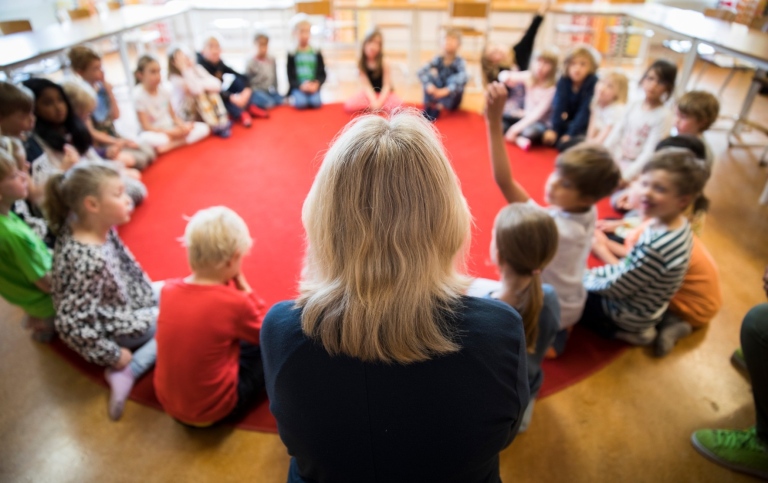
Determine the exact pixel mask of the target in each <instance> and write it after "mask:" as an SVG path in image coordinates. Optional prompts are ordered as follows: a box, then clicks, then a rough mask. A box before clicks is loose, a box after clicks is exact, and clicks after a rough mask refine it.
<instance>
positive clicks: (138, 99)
mask: <svg viewBox="0 0 768 483" xmlns="http://www.w3.org/2000/svg"><path fill="white" fill-rule="evenodd" d="M133 103H134V106H136V112H143V113H146V114H147V115H148V116H149V124H150V126H152V128H153V129H173V126H174V124H173V118H172V117H171V113H170V111H169V108H170V106H171V93H170V92H169V91H168V89H167V88H166V87H165V86H164V85H162V84H161V85H160V86H158V88H157V92H156V93H155V94H154V95H152V94H150V93H149V92H147V90H146V89H144V86H143V85H141V84H138V85H137V86H136V87H134V88H133Z"/></svg>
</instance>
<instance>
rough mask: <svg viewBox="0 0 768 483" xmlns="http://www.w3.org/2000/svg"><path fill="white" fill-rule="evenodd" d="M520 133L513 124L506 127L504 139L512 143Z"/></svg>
mask: <svg viewBox="0 0 768 483" xmlns="http://www.w3.org/2000/svg"><path fill="white" fill-rule="evenodd" d="M519 135H520V131H519V130H518V129H515V127H514V126H512V127H510V128H509V129H507V132H506V134H504V139H506V140H507V142H510V143H513V142H515V140H516V139H517V137H518V136H519Z"/></svg>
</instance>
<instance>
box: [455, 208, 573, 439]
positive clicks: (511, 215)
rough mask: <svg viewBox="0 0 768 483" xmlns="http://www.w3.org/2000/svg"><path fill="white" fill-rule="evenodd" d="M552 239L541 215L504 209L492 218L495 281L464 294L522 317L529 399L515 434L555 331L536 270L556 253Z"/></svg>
mask: <svg viewBox="0 0 768 483" xmlns="http://www.w3.org/2000/svg"><path fill="white" fill-rule="evenodd" d="M557 238H558V235H557V225H555V222H554V220H553V219H552V217H551V216H549V214H548V213H547V212H545V211H544V210H541V209H539V208H538V207H535V206H532V205H529V204H524V203H512V204H509V205H507V206H505V207H504V208H502V209H501V211H499V214H498V215H496V221H495V223H494V226H493V234H492V235H491V248H490V255H491V260H492V261H493V263H494V264H495V265H497V266H498V269H499V274H500V275H501V281H500V282H495V281H491V280H486V279H477V280H475V281H474V282H473V283H472V286H470V288H469V291H468V293H467V294H468V295H470V296H476V297H487V298H492V299H496V300H501V301H502V302H505V303H507V304H508V305H510V306H511V307H512V308H514V309H515V310H517V311H518V312H519V313H520V315H521V316H522V318H523V327H524V328H525V340H526V343H527V346H528V386H529V389H530V393H531V400H530V402H529V403H528V408H527V409H526V411H525V413H524V415H523V421H522V423H521V424H520V431H521V432H522V431H525V430H526V429H527V427H528V424H529V423H530V421H531V417H532V416H533V404H534V401H535V398H536V395H537V394H538V392H539V389H540V388H541V384H542V382H543V379H544V373H543V372H542V370H541V364H542V362H543V361H544V356H545V355H546V353H547V350H548V349H549V347H550V346H551V345H552V343H553V342H554V340H555V336H556V335H557V332H558V331H559V330H560V304H559V303H558V302H557V294H556V293H555V289H554V288H553V287H552V286H551V285H548V284H544V285H542V283H541V271H542V270H543V269H544V267H546V266H547V264H548V263H549V262H550V261H551V260H552V258H553V257H554V256H555V253H556V251H557Z"/></svg>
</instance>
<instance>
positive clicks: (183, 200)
mask: <svg viewBox="0 0 768 483" xmlns="http://www.w3.org/2000/svg"><path fill="white" fill-rule="evenodd" d="M349 119H350V117H349V115H347V114H345V113H344V112H343V111H342V108H341V106H340V105H327V106H324V107H323V108H322V109H320V110H317V111H306V112H297V111H295V110H293V109H291V108H288V107H285V108H279V109H277V110H275V111H273V113H272V117H271V118H270V119H268V120H259V121H256V122H255V123H254V126H253V127H252V128H251V129H250V130H246V129H245V128H242V127H240V126H237V127H236V128H235V129H234V132H233V135H232V138H230V139H226V140H223V139H219V138H211V139H207V140H205V141H203V142H202V143H200V144H197V145H194V146H189V147H186V148H183V149H180V150H179V151H177V152H173V153H171V154H168V155H166V156H164V157H162V159H161V160H160V161H159V162H158V163H157V165H155V166H152V168H150V169H149V170H148V171H147V172H146V173H145V176H144V181H145V183H146V185H147V188H148V189H149V193H150V196H149V198H148V199H147V200H146V201H145V202H144V204H143V205H142V206H141V207H139V208H138V209H137V210H136V212H135V213H134V216H133V220H132V221H131V222H130V223H129V224H128V225H126V226H124V227H122V228H121V229H120V234H121V236H122V238H123V240H124V241H125V243H126V244H127V245H128V246H129V247H130V248H131V250H132V251H133V253H134V255H135V256H136V258H137V259H138V260H139V262H140V263H141V264H142V266H143V267H144V269H145V270H146V271H147V273H148V274H149V276H150V277H151V278H152V279H153V280H163V279H166V278H173V277H183V276H186V275H187V274H188V268H187V263H186V258H185V252H184V248H183V247H182V246H181V244H180V243H179V241H178V239H179V237H180V236H181V235H182V234H183V232H184V227H185V225H186V222H185V220H184V217H185V216H188V215H192V214H193V213H195V212H196V211H197V210H198V209H201V208H204V207H208V206H212V205H219V204H222V205H227V206H229V207H230V208H232V209H234V210H235V211H237V212H238V213H239V214H240V215H241V216H242V217H243V218H244V219H245V220H246V222H247V223H248V226H249V228H250V230H251V235H252V236H253V238H254V240H255V243H254V247H253V250H252V253H251V255H250V256H249V257H247V258H246V260H245V262H244V265H243V267H244V271H245V274H246V276H247V277H248V280H249V281H250V283H251V285H252V286H253V288H254V290H255V291H256V292H258V294H259V295H260V296H261V297H262V298H263V299H264V300H265V301H266V302H267V303H268V304H273V303H275V302H278V301H281V300H286V299H291V298H293V297H294V294H295V287H296V281H297V278H298V275H299V271H300V267H301V260H302V256H303V243H304V241H303V240H304V239H303V228H302V226H301V206H302V203H303V201H304V197H305V196H306V194H307V192H308V191H309V188H310V185H311V184H312V180H313V179H314V175H315V172H316V170H317V168H318V166H319V165H320V163H321V161H322V158H323V154H324V152H325V150H326V149H327V147H328V145H329V143H330V142H331V140H332V139H333V138H334V136H335V135H336V134H337V133H338V131H339V130H340V129H341V128H342V127H343V126H344V125H345V124H346V123H347V122H348V121H349ZM437 126H438V128H439V130H440V132H441V133H442V135H443V142H444V143H445V147H446V150H447V152H448V156H449V158H450V159H451V161H452V163H453V165H454V167H455V169H456V172H457V173H458V176H459V178H460V180H461V183H462V189H463V191H464V194H465V196H466V198H467V201H468V202H469V205H470V208H471V209H472V214H473V216H474V219H475V227H474V231H473V233H472V246H471V251H470V259H469V267H468V268H469V271H470V273H471V274H473V275H477V276H482V277H487V278H495V277H497V275H496V271H495V269H494V268H493V267H492V266H491V263H490V261H489V256H488V245H489V242H490V233H491V228H492V224H493V219H494V217H495V215H496V213H497V212H498V210H499V209H500V208H501V207H502V206H504V198H503V197H502V196H501V194H500V192H499V190H498V189H497V187H496V185H495V183H494V182H493V178H492V176H491V170H490V164H489V161H488V149H487V147H486V138H485V124H484V121H483V118H482V117H481V116H479V115H477V114H473V113H467V112H462V113H457V114H454V115H451V116H447V117H445V118H444V119H440V120H439V121H438V122H437ZM509 153H510V156H511V159H512V164H513V169H514V171H515V173H516V176H517V178H518V180H519V181H520V182H521V183H522V184H523V186H525V187H526V188H527V189H528V190H529V192H530V193H531V196H533V197H534V198H535V199H536V200H537V201H541V200H542V197H543V192H544V181H545V180H546V178H547V176H548V175H549V173H550V172H551V171H552V167H553V163H554V157H555V153H554V151H552V150H548V149H542V150H534V151H533V152H529V153H523V152H522V151H520V150H519V149H517V148H516V147H510V148H509ZM601 208H603V209H602V210H601V211H602V212H603V213H605V212H606V211H605V206H602V207H601ZM624 347H625V346H624V345H622V344H620V343H617V342H614V341H608V340H603V339H600V338H598V337H597V336H595V335H593V334H592V333H590V332H588V331H585V330H580V329H579V328H576V330H575V331H574V333H573V334H572V338H571V340H570V341H569V344H568V349H567V350H566V352H565V354H564V355H563V356H562V357H560V358H559V359H557V360H553V361H546V363H545V365H544V371H545V380H544V386H543V388H542V389H541V393H540V397H544V396H547V395H549V394H552V393H554V392H557V391H559V390H561V389H563V388H565V387H567V386H569V385H571V384H575V383H576V382H578V381H580V380H582V379H584V378H585V377H587V376H589V375H590V374H592V373H594V372H595V371H597V370H599V369H600V368H602V367H603V366H605V365H606V364H608V363H609V362H610V361H611V360H613V359H614V358H615V357H616V356H618V355H619V354H620V353H621V352H622V350H623V348H624ZM53 348H54V350H55V351H56V352H57V353H59V354H61V355H62V356H63V357H64V358H65V359H66V360H67V361H69V362H70V363H72V364H73V365H74V366H75V367H76V368H77V369H78V370H80V371H82V372H84V373H85V374H86V375H88V376H89V377H91V378H93V379H94V380H96V381H98V382H99V383H101V384H105V383H104V380H103V376H102V370H101V369H100V368H98V367H96V366H93V365H90V364H87V363H86V362H84V361H83V360H82V359H80V358H79V357H78V356H76V355H75V354H74V353H72V352H71V351H69V350H68V349H67V348H66V347H65V346H64V345H63V344H62V343H61V342H57V343H55V344H54V345H53ZM131 398H132V399H133V400H135V401H138V402H140V403H142V404H146V405H149V406H152V407H155V408H158V409H160V405H159V403H158V401H157V398H156V397H155V394H154V388H153V386H152V373H150V374H148V375H147V376H145V377H144V378H143V379H141V380H140V381H139V382H138V384H137V385H136V387H135V388H134V390H133V393H132V394H131ZM240 427H242V428H245V429H251V430H259V431H271V432H276V430H277V428H276V425H275V421H274V419H273V418H272V415H271V414H270V413H269V409H268V404H267V402H266V401H264V402H263V403H262V404H261V405H260V406H259V407H257V408H256V409H255V410H254V411H253V412H251V414H250V415H249V416H248V417H247V418H246V420H245V421H244V422H243V423H242V424H241V425H240Z"/></svg>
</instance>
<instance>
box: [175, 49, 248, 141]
mask: <svg viewBox="0 0 768 483" xmlns="http://www.w3.org/2000/svg"><path fill="white" fill-rule="evenodd" d="M168 80H169V81H171V86H172V87H173V90H172V92H171V103H172V104H173V108H174V109H175V110H176V112H177V113H178V114H179V115H180V116H181V117H182V119H185V120H187V121H198V120H200V121H203V122H204V123H206V124H207V125H208V127H210V128H211V132H212V133H213V134H216V135H217V136H220V137H222V138H228V137H229V136H230V135H231V134H232V131H231V129H230V128H231V126H232V123H230V121H229V117H228V115H227V109H226V108H225V107H224V101H222V100H221V95H220V92H221V81H220V80H219V79H217V78H215V77H214V76H212V75H211V74H209V73H208V71H207V70H205V68H203V66H201V65H196V64H194V63H193V62H192V59H191V58H190V56H189V55H188V54H187V53H186V51H185V50H184V49H183V48H181V47H176V48H173V49H170V51H169V53H168ZM247 127H250V124H247Z"/></svg>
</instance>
